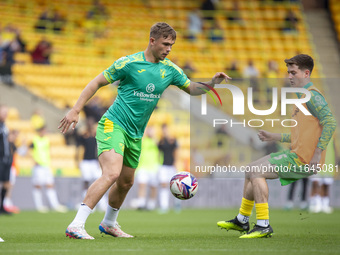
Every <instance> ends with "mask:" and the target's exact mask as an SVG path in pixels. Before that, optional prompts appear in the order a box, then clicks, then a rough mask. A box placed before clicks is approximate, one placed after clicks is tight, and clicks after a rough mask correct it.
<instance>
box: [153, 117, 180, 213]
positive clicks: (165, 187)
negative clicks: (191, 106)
mask: <svg viewBox="0 0 340 255" xmlns="http://www.w3.org/2000/svg"><path fill="white" fill-rule="evenodd" d="M177 148H178V144H177V140H176V138H175V137H172V136H171V135H170V132H169V129H168V125H167V124H163V125H162V137H161V140H160V141H159V143H158V149H159V151H160V152H162V153H163V165H162V166H161V167H160V168H159V171H158V178H159V183H160V190H159V206H160V213H166V212H168V210H169V198H170V190H169V182H170V180H171V178H172V176H174V175H175V174H176V160H177ZM177 202H178V201H177Z"/></svg>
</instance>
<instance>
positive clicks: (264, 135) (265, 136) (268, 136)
mask: <svg viewBox="0 0 340 255" xmlns="http://www.w3.org/2000/svg"><path fill="white" fill-rule="evenodd" d="M257 135H258V137H259V138H260V140H261V141H262V142H279V141H281V134H279V133H271V132H268V131H265V130H260V131H259V133H258V134H257Z"/></svg>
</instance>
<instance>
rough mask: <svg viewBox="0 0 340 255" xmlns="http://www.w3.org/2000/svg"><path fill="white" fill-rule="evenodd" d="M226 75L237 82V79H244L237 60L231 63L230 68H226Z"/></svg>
mask: <svg viewBox="0 0 340 255" xmlns="http://www.w3.org/2000/svg"><path fill="white" fill-rule="evenodd" d="M226 73H227V74H228V75H229V76H230V77H231V78H233V80H234V81H235V79H236V80H237V79H241V78H242V74H241V71H240V69H239V67H238V63H237V61H236V60H234V61H233V62H231V64H230V66H228V67H227V68H226Z"/></svg>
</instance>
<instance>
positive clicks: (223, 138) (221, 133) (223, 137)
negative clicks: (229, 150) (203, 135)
mask: <svg viewBox="0 0 340 255" xmlns="http://www.w3.org/2000/svg"><path fill="white" fill-rule="evenodd" d="M229 136H230V135H229V132H228V130H227V125H220V126H219V127H218V128H217V129H216V132H215V139H216V140H215V141H216V142H215V144H214V146H213V147H215V146H216V145H217V147H224V148H226V145H227V142H228V139H229Z"/></svg>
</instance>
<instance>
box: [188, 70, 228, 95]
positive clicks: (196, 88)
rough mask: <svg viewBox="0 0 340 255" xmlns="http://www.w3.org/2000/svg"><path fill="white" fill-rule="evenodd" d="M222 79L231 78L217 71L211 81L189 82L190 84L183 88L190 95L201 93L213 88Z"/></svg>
mask: <svg viewBox="0 0 340 255" xmlns="http://www.w3.org/2000/svg"><path fill="white" fill-rule="evenodd" d="M223 80H225V81H226V82H228V80H231V78H230V77H229V76H228V75H226V74H225V73H223V72H218V73H216V74H215V75H214V77H213V78H212V79H211V81H208V82H205V83H203V82H202V83H200V82H193V81H191V82H190V85H189V86H188V87H187V88H185V89H184V91H185V92H187V93H188V94H190V95H192V96H197V95H202V94H204V93H206V91H209V90H210V89H211V88H213V87H214V86H215V85H216V84H220V83H221V82H222V81H223Z"/></svg>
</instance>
